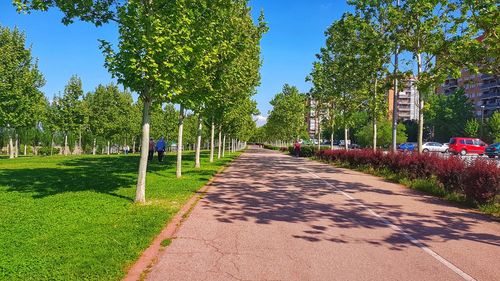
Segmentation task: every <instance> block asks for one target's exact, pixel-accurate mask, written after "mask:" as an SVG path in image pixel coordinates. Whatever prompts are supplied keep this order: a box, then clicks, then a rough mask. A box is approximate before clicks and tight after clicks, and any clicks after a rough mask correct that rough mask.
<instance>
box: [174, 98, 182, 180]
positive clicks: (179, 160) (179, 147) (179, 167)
mask: <svg viewBox="0 0 500 281" xmlns="http://www.w3.org/2000/svg"><path fill="white" fill-rule="evenodd" d="M183 129H184V107H183V106H182V105H181V107H180V109H179V136H178V138H177V169H176V172H175V175H176V177H177V178H180V177H182V131H183Z"/></svg>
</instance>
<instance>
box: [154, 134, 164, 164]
mask: <svg viewBox="0 0 500 281" xmlns="http://www.w3.org/2000/svg"><path fill="white" fill-rule="evenodd" d="M165 148H166V145H165V140H164V139H163V137H161V138H160V139H159V140H158V142H157V143H156V151H158V161H159V162H163V156H164V155H165Z"/></svg>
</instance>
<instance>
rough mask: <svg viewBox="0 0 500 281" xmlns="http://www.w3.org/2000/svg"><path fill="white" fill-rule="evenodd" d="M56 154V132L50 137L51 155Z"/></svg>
mask: <svg viewBox="0 0 500 281" xmlns="http://www.w3.org/2000/svg"><path fill="white" fill-rule="evenodd" d="M52 155H54V134H53V133H52V135H51V138H50V156H52Z"/></svg>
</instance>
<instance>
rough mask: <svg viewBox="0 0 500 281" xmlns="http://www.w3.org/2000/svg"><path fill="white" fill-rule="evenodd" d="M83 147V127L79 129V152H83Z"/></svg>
mask: <svg viewBox="0 0 500 281" xmlns="http://www.w3.org/2000/svg"><path fill="white" fill-rule="evenodd" d="M82 153H83V149H82V129H80V130H79V132H78V154H82Z"/></svg>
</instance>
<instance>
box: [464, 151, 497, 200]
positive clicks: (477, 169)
mask: <svg viewBox="0 0 500 281" xmlns="http://www.w3.org/2000/svg"><path fill="white" fill-rule="evenodd" d="M464 193H465V197H466V198H467V199H469V200H473V201H476V202H478V203H486V202H488V201H491V200H492V199H494V198H495V196H496V195H497V194H499V193H500V168H498V166H497V164H496V163H495V162H488V161H486V160H483V159H480V160H476V161H474V163H472V165H470V166H469V167H467V169H466V172H465V176H464Z"/></svg>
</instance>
